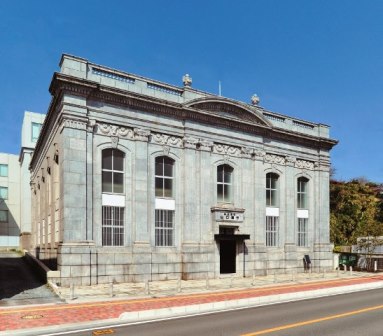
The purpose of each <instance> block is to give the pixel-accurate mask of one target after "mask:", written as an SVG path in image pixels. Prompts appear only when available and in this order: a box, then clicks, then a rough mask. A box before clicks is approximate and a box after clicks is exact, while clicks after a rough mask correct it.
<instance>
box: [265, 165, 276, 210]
mask: <svg viewBox="0 0 383 336" xmlns="http://www.w3.org/2000/svg"><path fill="white" fill-rule="evenodd" d="M278 179H279V176H278V174H275V173H268V174H266V206H267V207H277V206H278V204H279V197H278V196H279V193H278Z"/></svg>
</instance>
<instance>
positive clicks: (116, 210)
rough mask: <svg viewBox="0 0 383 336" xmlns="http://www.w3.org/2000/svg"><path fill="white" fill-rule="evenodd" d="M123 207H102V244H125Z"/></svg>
mask: <svg viewBox="0 0 383 336" xmlns="http://www.w3.org/2000/svg"><path fill="white" fill-rule="evenodd" d="M124 210H125V208H123V207H115V206H103V207H102V245H103V246H124Z"/></svg>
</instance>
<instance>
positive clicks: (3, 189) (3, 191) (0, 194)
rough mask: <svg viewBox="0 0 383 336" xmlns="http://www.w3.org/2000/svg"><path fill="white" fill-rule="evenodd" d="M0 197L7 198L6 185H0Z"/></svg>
mask: <svg viewBox="0 0 383 336" xmlns="http://www.w3.org/2000/svg"><path fill="white" fill-rule="evenodd" d="M0 199H4V200H6V199H8V188H7V187H0Z"/></svg>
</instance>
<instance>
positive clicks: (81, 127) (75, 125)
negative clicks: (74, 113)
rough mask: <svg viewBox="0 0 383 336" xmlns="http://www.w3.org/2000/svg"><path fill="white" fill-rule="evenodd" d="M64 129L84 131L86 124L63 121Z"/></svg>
mask: <svg viewBox="0 0 383 336" xmlns="http://www.w3.org/2000/svg"><path fill="white" fill-rule="evenodd" d="M64 127H68V128H74V129H79V130H86V128H87V124H86V122H84V121H80V120H73V119H65V120H64Z"/></svg>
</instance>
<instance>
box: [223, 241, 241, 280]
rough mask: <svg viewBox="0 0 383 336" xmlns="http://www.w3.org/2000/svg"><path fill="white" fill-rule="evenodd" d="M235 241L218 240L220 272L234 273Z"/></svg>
mask: <svg viewBox="0 0 383 336" xmlns="http://www.w3.org/2000/svg"><path fill="white" fill-rule="evenodd" d="M236 247H237V242H236V241H235V240H221V241H220V242H219V256H220V273H221V274H225V273H235V257H236V254H237V251H236Z"/></svg>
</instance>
